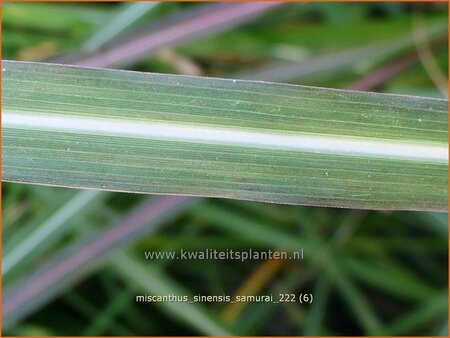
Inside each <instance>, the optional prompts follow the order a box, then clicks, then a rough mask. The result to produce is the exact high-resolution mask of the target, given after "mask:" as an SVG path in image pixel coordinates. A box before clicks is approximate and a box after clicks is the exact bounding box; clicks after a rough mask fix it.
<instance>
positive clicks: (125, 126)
mask: <svg viewBox="0 0 450 338" xmlns="http://www.w3.org/2000/svg"><path fill="white" fill-rule="evenodd" d="M2 125H3V128H8V127H9V128H18V129H33V130H48V131H59V132H72V133H83V134H95V135H109V136H124V137H137V138H148V139H159V140H173V141H186V142H204V143H211V144H223V145H237V146H244V147H245V146H247V147H260V148H272V149H284V150H298V151H307V152H318V153H329V154H347V155H359V156H376V157H387V158H401V159H409V160H416V161H431V162H441V163H447V162H448V147H447V145H446V144H430V143H418V142H401V141H395V140H379V139H370V138H360V137H342V136H324V135H308V134H293V133H288V132H286V133H280V132H279V133H274V132H269V131H254V130H248V129H238V128H216V127H213V126H204V125H184V124H170V123H162V122H153V121H131V120H120V119H107V118H99V117H93V116H89V117H85V116H60V115H52V114H41V113H32V112H27V113H23V112H16V111H11V110H10V111H3V113H2Z"/></svg>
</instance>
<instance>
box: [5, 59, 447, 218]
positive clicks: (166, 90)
mask: <svg viewBox="0 0 450 338" xmlns="http://www.w3.org/2000/svg"><path fill="white" fill-rule="evenodd" d="M2 66H3V71H2V75H3V86H2V115H3V119H2V126H3V149H2V151H3V163H2V164H3V180H5V181H12V182H23V183H33V184H44V185H56V186H67V187H76V188H95V189H102V190H114V191H126V192H139V193H153V194H179V195H196V196H211V197H226V198H233V199H246V200H256V201H264V202H274V203H285V204H302V205H318V206H334V207H349V208H366V209H408V210H446V208H447V200H448V196H447V195H448V193H447V182H448V179H447V167H448V164H447V163H448V154H447V153H448V150H447V149H448V145H447V137H448V130H447V117H448V114H447V109H448V108H447V107H448V102H447V100H440V99H431V98H423V97H412V96H400V95H387V94H376V93H363V92H353V91H344V90H334V89H324V88H314V87H303V86H295V85H285V84H275V83H267V82H253V81H241V80H226V79H215V78H202V77H188V76H177V75H166V74H150V73H137V72H127V71H115V70H106V69H94V68H80V67H72V66H61V65H52V64H42V63H26V62H13V61H4V62H3V65H2Z"/></svg>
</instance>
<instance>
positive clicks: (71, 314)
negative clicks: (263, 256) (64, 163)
mask: <svg viewBox="0 0 450 338" xmlns="http://www.w3.org/2000/svg"><path fill="white" fill-rule="evenodd" d="M229 5H230V6H232V5H236V4H229ZM214 6H216V7H214ZM218 6H219V7H218ZM220 6H228V5H224V4H204V3H203V4H200V3H176V2H171V3H129V4H124V3H66V4H57V3H3V4H2V20H3V24H2V52H3V58H4V59H12V60H28V61H51V62H60V63H65V62H69V63H78V62H79V61H80V60H83V58H85V59H86V58H87V57H94V58H96V57H98V55H101V54H102V53H104V52H105V51H106V52H107V51H108V50H114V48H121V47H122V46H126V44H127V43H128V42H130V41H133V39H136V38H139V37H141V36H149V35H151V34H154V33H155V32H156V33H157V32H158V31H159V30H163V29H167V27H169V28H170V27H172V26H175V27H176V26H177V25H178V26H180V25H179V24H180V23H183V22H185V21H186V20H187V25H188V26H187V27H189V25H192V22H194V23H195V22H199V21H198V20H201V19H202V18H203V19H204V18H206V19H208V18H211V19H210V20H209V21H208V20H207V21H208V25H207V27H206V28H205V29H204V31H203V33H202V34H199V33H197V34H192V35H191V36H189V34H187V35H186V36H185V38H183V39H182V40H181V41H176V42H173V41H172V42H170V41H166V42H167V43H165V42H164V41H163V43H162V44H161V45H159V46H157V48H156V47H152V48H150V47H149V48H148V49H147V52H146V53H144V54H143V55H140V56H139V57H138V58H132V56H133V53H134V51H133V50H127V49H126V48H125V49H123V48H122V51H123V50H124V52H123V60H122V61H123V65H112V64H111V65H108V64H105V65H104V66H105V67H113V66H114V67H119V68H126V69H132V70H139V71H147V72H160V73H177V74H190V75H205V76H216V77H231V78H233V77H235V78H253V79H258V80H275V81H285V82H290V83H297V84H303V85H315V86H324V87H332V88H353V89H359V90H369V89H370V90H372V91H381V92H387V93H404V94H411V95H423V96H432V97H442V96H443V93H445V92H446V86H447V79H446V75H445V74H447V73H448V71H447V69H448V61H447V60H448V52H447V50H448V48H447V4H446V3H427V4H422V5H417V4H416V5H413V4H410V3H291V4H282V5H279V6H274V7H273V8H270V9H267V10H266V11H264V12H259V13H257V14H258V15H253V16H249V17H246V18H244V20H242V21H241V22H240V23H239V24H238V23H237V22H236V20H235V21H233V20H229V22H228V23H227V24H226V25H225V26H222V27H221V28H220V29H217V27H215V21H214V20H213V15H214V13H217V11H218V10H219V9H220V8H222V7H220ZM225 8H226V7H225ZM239 13H240V12H237V11H236V16H239V15H238V14H239ZM199 15H200V16H201V17H199ZM192 17H193V19H191V23H189V18H192ZM178 29H180V28H178ZM424 32H425V33H424ZM184 33H186V32H184ZM130 58H132V59H133V61H129V59H130ZM387 127H388V126H387ZM2 194H3V205H2V208H3V209H2V210H3V219H2V221H3V229H2V230H3V232H2V236H3V252H2V257H3V264H2V265H3V270H2V278H3V329H4V332H3V334H4V335H59V336H62V335H203V334H208V335H214V334H216V335H221V334H222V335H223V334H239V335H445V336H447V332H448V323H447V317H448V304H447V299H448V296H447V285H448V280H447V278H448V277H447V276H448V223H447V214H444V213H430V212H383V211H364V210H345V209H331V208H330V209H327V208H314V207H302V206H285V205H268V204H263V203H253V202H244V201H233V200H221V199H193V198H176V197H154V196H142V195H132V194H125V193H111V192H97V191H81V190H80V191H77V190H73V189H63V188H54V187H44V186H31V185H20V184H8V183H4V184H3V186H2ZM180 248H183V249H185V250H205V249H220V250H226V249H235V250H246V249H248V248H253V249H257V250H269V249H271V250H276V249H285V250H288V251H290V250H298V249H302V248H304V249H305V260H304V261H301V262H298V261H247V262H244V263H241V262H239V261H169V260H159V261H146V260H145V259H144V255H143V252H144V251H159V250H179V249H180ZM144 293H148V294H171V293H174V294H180V295H185V294H189V295H196V294H203V295H221V294H230V295H233V294H255V295H257V294H270V293H274V294H278V293H312V294H313V295H314V302H313V303H312V304H303V305H302V304H299V303H286V304H270V303H248V304H244V305H242V304H241V305H237V304H227V303H197V304H167V303H154V304H151V303H139V304H137V303H136V302H135V298H134V297H135V295H137V294H144Z"/></svg>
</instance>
